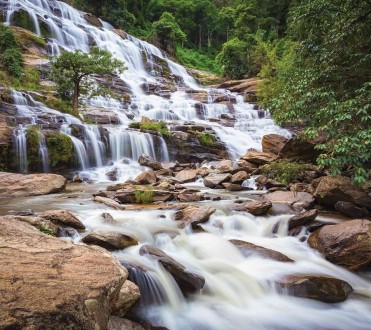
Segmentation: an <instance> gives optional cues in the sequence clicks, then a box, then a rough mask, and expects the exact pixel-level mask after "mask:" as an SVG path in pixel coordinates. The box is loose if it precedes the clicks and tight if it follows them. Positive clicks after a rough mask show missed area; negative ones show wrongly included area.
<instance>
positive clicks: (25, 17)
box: [11, 9, 36, 33]
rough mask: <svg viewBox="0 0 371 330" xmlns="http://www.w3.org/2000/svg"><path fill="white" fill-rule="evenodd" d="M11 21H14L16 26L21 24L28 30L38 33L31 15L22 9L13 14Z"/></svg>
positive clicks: (13, 23)
mask: <svg viewBox="0 0 371 330" xmlns="http://www.w3.org/2000/svg"><path fill="white" fill-rule="evenodd" d="M11 22H12V25H16V26H19V27H21V28H24V29H26V30H29V31H32V32H34V33H36V29H35V25H34V23H33V21H32V19H31V17H30V15H29V14H28V13H27V12H26V11H24V10H22V9H21V10H19V11H16V12H15V13H14V14H13V16H12V19H11Z"/></svg>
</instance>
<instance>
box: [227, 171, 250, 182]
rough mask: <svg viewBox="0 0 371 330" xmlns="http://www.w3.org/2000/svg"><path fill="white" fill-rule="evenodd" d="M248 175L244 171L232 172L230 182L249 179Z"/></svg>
mask: <svg viewBox="0 0 371 330" xmlns="http://www.w3.org/2000/svg"><path fill="white" fill-rule="evenodd" d="M249 178H250V175H249V174H247V172H245V171H238V172H237V173H235V174H233V175H232V177H231V182H232V183H242V182H244V181H245V180H247V179H249Z"/></svg>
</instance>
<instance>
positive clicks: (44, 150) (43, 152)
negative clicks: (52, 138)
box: [38, 131, 50, 173]
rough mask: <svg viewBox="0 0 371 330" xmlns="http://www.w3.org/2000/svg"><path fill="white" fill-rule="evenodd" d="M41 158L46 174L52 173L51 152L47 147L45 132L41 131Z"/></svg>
mask: <svg viewBox="0 0 371 330" xmlns="http://www.w3.org/2000/svg"><path fill="white" fill-rule="evenodd" d="M38 134H39V158H40V159H41V162H42V169H43V172H44V173H48V172H50V164H49V151H48V147H47V146H46V140H45V135H44V134H43V132H41V131H39V132H38Z"/></svg>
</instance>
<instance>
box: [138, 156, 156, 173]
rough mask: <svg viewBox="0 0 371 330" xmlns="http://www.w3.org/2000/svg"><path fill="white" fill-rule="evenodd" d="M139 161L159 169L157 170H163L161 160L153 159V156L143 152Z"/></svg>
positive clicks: (143, 164)
mask: <svg viewBox="0 0 371 330" xmlns="http://www.w3.org/2000/svg"><path fill="white" fill-rule="evenodd" d="M138 163H139V164H140V165H142V166H147V167H150V168H151V169H153V170H155V171H157V170H162V165H161V163H160V162H158V161H156V160H154V159H152V158H151V157H149V156H147V155H145V154H143V155H141V156H140V157H139V159H138Z"/></svg>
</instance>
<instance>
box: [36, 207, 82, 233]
mask: <svg viewBox="0 0 371 330" xmlns="http://www.w3.org/2000/svg"><path fill="white" fill-rule="evenodd" d="M40 217H41V218H44V219H47V220H50V221H51V222H53V223H55V224H57V225H62V226H68V227H72V228H75V229H85V226H84V225H83V223H82V222H81V221H80V220H79V219H77V218H76V217H75V216H74V215H73V214H72V213H71V212H69V211H66V210H50V211H45V212H44V213H42V214H41V215H40Z"/></svg>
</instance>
